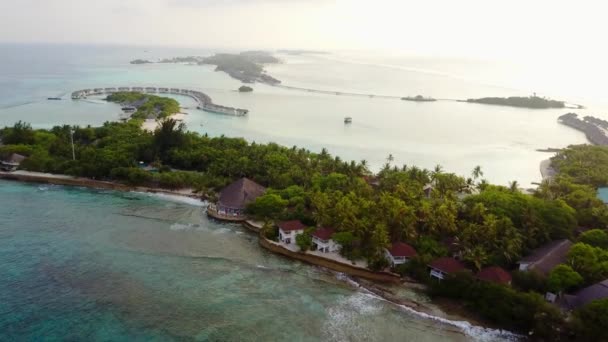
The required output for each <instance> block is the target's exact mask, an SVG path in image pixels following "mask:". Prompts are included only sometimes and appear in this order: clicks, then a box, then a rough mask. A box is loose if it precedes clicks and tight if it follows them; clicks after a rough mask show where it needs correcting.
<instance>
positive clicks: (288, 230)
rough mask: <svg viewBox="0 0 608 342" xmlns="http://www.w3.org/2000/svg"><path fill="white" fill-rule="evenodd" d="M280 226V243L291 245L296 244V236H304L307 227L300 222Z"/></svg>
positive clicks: (286, 222) (282, 223) (295, 221)
mask: <svg viewBox="0 0 608 342" xmlns="http://www.w3.org/2000/svg"><path fill="white" fill-rule="evenodd" d="M277 226H279V241H281V242H282V243H285V244H288V245H291V244H295V243H296V236H298V235H300V234H303V233H304V230H305V229H306V226H305V225H304V224H303V223H302V222H300V221H298V220H294V221H283V222H279V223H277Z"/></svg>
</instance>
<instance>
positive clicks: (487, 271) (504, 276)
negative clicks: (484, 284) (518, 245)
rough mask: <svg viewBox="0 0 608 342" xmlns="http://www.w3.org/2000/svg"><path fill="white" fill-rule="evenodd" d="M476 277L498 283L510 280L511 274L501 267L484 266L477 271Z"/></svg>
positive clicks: (506, 282)
mask: <svg viewBox="0 0 608 342" xmlns="http://www.w3.org/2000/svg"><path fill="white" fill-rule="evenodd" d="M477 278H479V279H481V280H484V281H489V282H493V283H499V284H508V283H510V282H511V274H509V272H507V271H505V270H504V269H503V268H502V267H498V266H491V267H486V268H484V269H482V270H481V271H479V273H477Z"/></svg>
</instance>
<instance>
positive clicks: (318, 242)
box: [312, 228, 340, 253]
mask: <svg viewBox="0 0 608 342" xmlns="http://www.w3.org/2000/svg"><path fill="white" fill-rule="evenodd" d="M333 235H334V230H333V229H331V228H319V229H317V230H316V231H315V232H314V233H312V245H313V249H314V250H317V251H319V252H323V253H333V252H338V251H339V250H340V245H339V244H337V243H336V242H335V241H334V240H332V238H331V237H332V236H333Z"/></svg>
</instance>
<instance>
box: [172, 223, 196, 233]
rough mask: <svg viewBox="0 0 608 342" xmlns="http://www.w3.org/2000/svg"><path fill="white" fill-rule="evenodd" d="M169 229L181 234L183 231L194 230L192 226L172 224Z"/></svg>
mask: <svg viewBox="0 0 608 342" xmlns="http://www.w3.org/2000/svg"><path fill="white" fill-rule="evenodd" d="M169 229H171V230H173V231H176V232H183V231H188V230H192V229H194V225H192V224H181V223H174V224H172V225H171V227H169Z"/></svg>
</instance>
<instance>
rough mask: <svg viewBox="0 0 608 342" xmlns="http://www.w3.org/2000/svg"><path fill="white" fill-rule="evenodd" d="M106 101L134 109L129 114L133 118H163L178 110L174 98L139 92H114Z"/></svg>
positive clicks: (177, 103) (177, 104)
mask: <svg viewBox="0 0 608 342" xmlns="http://www.w3.org/2000/svg"><path fill="white" fill-rule="evenodd" d="M106 101H108V102H114V103H119V104H120V105H121V106H123V108H125V109H126V108H129V109H130V108H133V109H135V111H134V113H133V114H131V118H133V119H154V120H156V119H163V118H166V117H169V116H171V115H173V114H176V113H178V112H179V110H180V107H179V102H177V100H175V99H172V98H169V97H161V96H156V95H151V94H145V93H141V92H132V91H129V92H116V93H113V94H110V95H108V96H107V97H106ZM127 111H128V110H127Z"/></svg>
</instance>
